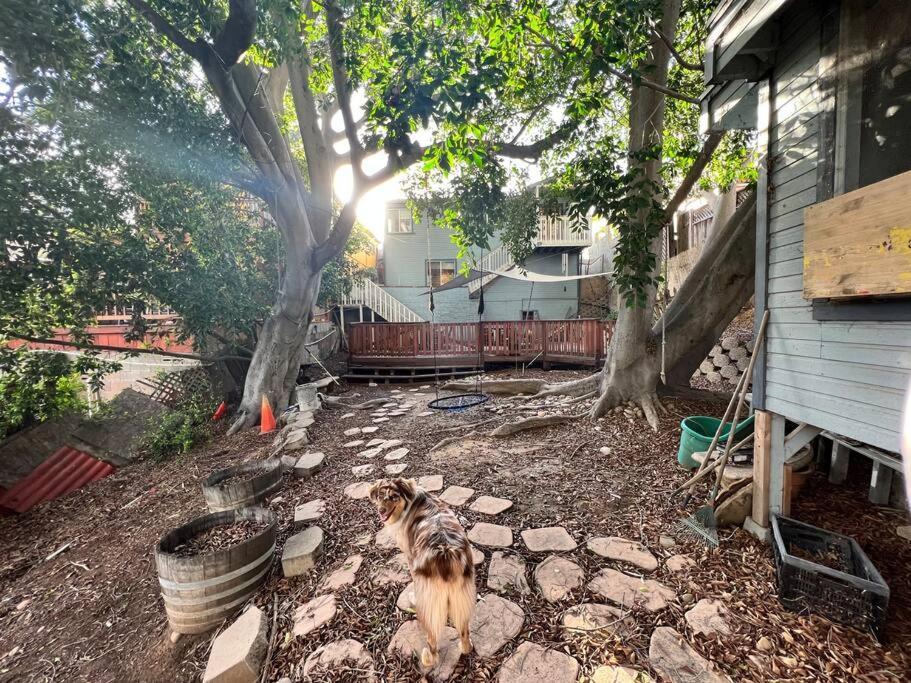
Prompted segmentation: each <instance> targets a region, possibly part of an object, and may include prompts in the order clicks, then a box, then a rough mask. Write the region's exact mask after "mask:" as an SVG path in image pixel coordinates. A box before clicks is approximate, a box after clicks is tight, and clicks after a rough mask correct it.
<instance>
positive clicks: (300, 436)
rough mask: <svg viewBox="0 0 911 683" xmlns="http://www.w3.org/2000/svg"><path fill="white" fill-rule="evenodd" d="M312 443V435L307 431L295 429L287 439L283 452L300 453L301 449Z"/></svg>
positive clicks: (283, 445)
mask: <svg viewBox="0 0 911 683" xmlns="http://www.w3.org/2000/svg"><path fill="white" fill-rule="evenodd" d="M309 443H310V435H309V434H308V433H307V430H306V429H295V430H293V431H291V432H289V433H288V436H287V438H286V439H285V441H284V443H283V444H282V450H285V451H299V450H300V449H301V448H303V447H304V446H306V445H307V444H309Z"/></svg>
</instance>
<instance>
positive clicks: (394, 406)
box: [380, 401, 399, 408]
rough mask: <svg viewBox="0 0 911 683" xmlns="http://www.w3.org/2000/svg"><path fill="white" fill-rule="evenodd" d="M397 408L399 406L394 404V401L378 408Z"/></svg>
mask: <svg viewBox="0 0 911 683" xmlns="http://www.w3.org/2000/svg"><path fill="white" fill-rule="evenodd" d="M398 407H399V404H398V403H396V402H395V401H390V402H389V403H384V404H383V405H381V406H380V408H398Z"/></svg>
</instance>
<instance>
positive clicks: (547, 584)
mask: <svg viewBox="0 0 911 683" xmlns="http://www.w3.org/2000/svg"><path fill="white" fill-rule="evenodd" d="M534 576H535V583H537V584H538V590H540V591H541V595H543V596H544V599H545V600H547V601H548V602H559V601H560V600H564V599H566V598H568V597H569V596H570V594H571V593H572V592H573V591H574V590H575V589H576V588H578V587H579V586H581V585H582V582H583V581H584V580H585V572H583V571H582V568H581V567H580V566H579V565H577V564H576V563H575V562H570V561H569V560H567V559H566V558H564V557H559V556H558V555H551V556H550V557H548V558H547V559H546V560H544V561H543V562H542V563H541V564H539V565H538V566H537V567H535V572H534Z"/></svg>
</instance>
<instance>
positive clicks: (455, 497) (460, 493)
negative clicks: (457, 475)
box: [440, 486, 474, 507]
mask: <svg viewBox="0 0 911 683" xmlns="http://www.w3.org/2000/svg"><path fill="white" fill-rule="evenodd" d="M473 495H474V489H469V488H466V487H464V486H450V487H448V488H447V489H446V490H445V491H443V493H441V494H440V500H442V501H443V502H444V503H447V504H448V505H452V506H454V507H460V506H462V505H465V503H467V502H468V500H469V499H470V498H471V497H472V496H473Z"/></svg>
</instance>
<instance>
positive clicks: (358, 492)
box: [345, 481, 371, 500]
mask: <svg viewBox="0 0 911 683" xmlns="http://www.w3.org/2000/svg"><path fill="white" fill-rule="evenodd" d="M370 486H371V483H370V482H369V481H358V482H355V483H354V484H348V486H346V487H345V495H346V496H348V497H349V498H353V499H354V500H361V499H363V498H366V497H367V496H369V495H370Z"/></svg>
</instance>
